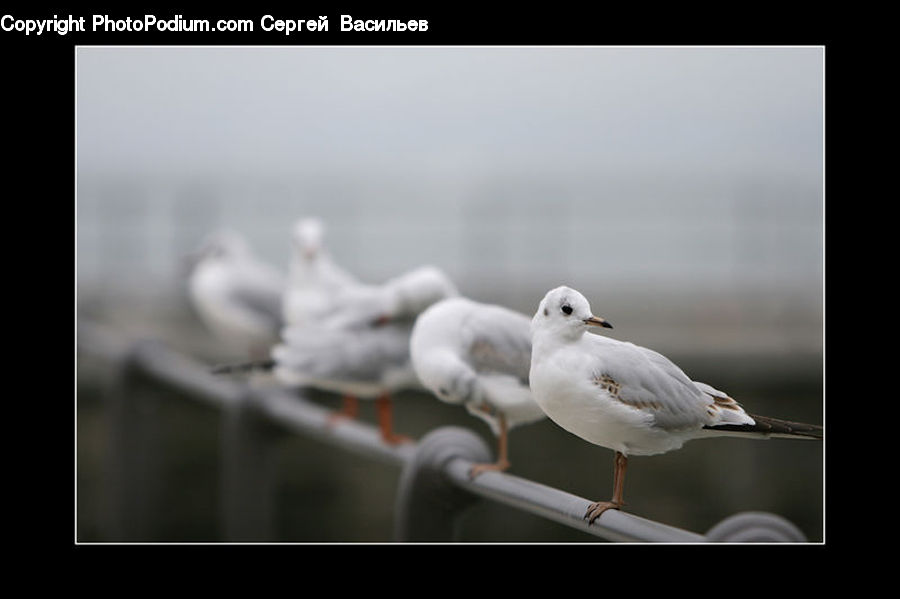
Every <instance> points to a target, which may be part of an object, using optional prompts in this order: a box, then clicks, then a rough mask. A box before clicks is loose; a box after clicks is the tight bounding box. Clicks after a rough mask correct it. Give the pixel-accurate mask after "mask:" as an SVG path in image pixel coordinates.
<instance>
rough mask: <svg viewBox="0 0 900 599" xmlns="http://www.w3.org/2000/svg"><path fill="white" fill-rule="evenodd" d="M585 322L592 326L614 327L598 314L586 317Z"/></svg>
mask: <svg viewBox="0 0 900 599" xmlns="http://www.w3.org/2000/svg"><path fill="white" fill-rule="evenodd" d="M584 324H586V325H588V326H592V327H606V328H607V329H611V328H613V326H612V325H611V324H609V323H608V322H606V321H605V320H603V319H602V318H600V317H598V316H591V317H590V318H585V319H584Z"/></svg>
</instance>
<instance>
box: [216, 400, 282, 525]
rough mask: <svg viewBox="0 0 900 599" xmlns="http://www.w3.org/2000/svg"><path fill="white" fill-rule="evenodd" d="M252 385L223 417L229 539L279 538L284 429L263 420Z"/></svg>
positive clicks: (223, 472) (225, 515)
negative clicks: (277, 485) (277, 484)
mask: <svg viewBox="0 0 900 599" xmlns="http://www.w3.org/2000/svg"><path fill="white" fill-rule="evenodd" d="M258 401H259V398H258V396H257V395H255V394H253V393H252V391H251V390H250V389H248V390H247V392H246V393H245V394H244V396H243V397H242V399H241V400H240V401H237V402H235V403H233V404H231V405H228V406H226V407H225V413H224V414H223V420H222V427H223V430H222V445H221V448H220V452H221V453H220V455H221V460H222V462H221V464H222V465H221V476H222V478H221V481H222V487H221V489H222V491H221V497H222V504H221V509H222V522H223V534H224V536H225V540H226V541H232V542H269V541H273V540H275V531H274V530H275V527H274V523H275V509H274V507H275V506H274V503H275V501H274V480H275V466H276V463H275V458H276V457H277V454H276V449H277V444H278V441H279V439H280V436H281V433H280V432H279V431H277V430H275V427H274V426H273V425H271V424H270V423H268V422H266V421H264V420H263V418H262V417H261V415H260V411H259V408H258V403H257V402H258Z"/></svg>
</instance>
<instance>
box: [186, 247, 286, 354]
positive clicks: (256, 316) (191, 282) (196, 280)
mask: <svg viewBox="0 0 900 599" xmlns="http://www.w3.org/2000/svg"><path fill="white" fill-rule="evenodd" d="M188 260H189V262H190V263H191V265H192V268H191V273H190V275H189V279H188V295H189V297H190V300H191V304H192V305H193V306H194V308H195V309H196V311H197V314H198V315H199V316H200V319H201V320H202V321H203V323H204V324H205V325H206V327H207V328H208V329H209V330H210V331H211V332H212V333H213V334H214V335H215V336H216V337H217V338H219V339H220V340H221V341H222V342H223V343H225V344H227V345H228V346H230V347H235V348H241V349H242V350H246V351H247V352H248V353H249V354H250V355H251V356H259V355H265V354H266V353H267V352H268V350H269V348H270V347H271V346H272V345H273V344H275V343H276V342H277V341H278V338H279V337H278V333H279V331H280V330H281V326H282V320H281V294H282V291H283V289H284V276H283V275H282V274H281V273H280V272H279V271H278V270H277V269H276V268H274V267H273V266H271V265H269V264H267V263H265V262H262V261H260V260H259V259H257V258H256V257H255V256H254V255H253V252H252V251H251V249H250V246H249V244H248V243H247V241H246V240H245V239H244V238H243V237H241V236H240V235H239V234H237V233H236V232H234V231H229V230H221V231H217V232H215V233H212V234H210V235H209V236H207V238H206V239H204V241H203V243H202V244H201V246H200V248H199V249H198V250H197V251H196V252H195V253H193V254H192V255H189V256H188Z"/></svg>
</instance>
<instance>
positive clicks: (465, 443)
mask: <svg viewBox="0 0 900 599" xmlns="http://www.w3.org/2000/svg"><path fill="white" fill-rule="evenodd" d="M454 458H465V459H467V460H470V461H472V462H474V463H484V462H488V461H490V459H491V453H490V450H489V449H488V447H487V445H486V444H485V443H484V441H483V440H482V439H481V438H480V437H478V436H477V435H476V434H475V433H473V432H471V431H470V430H468V429H465V428H460V427H443V428H439V429H437V430H434V431H432V432H430V433H428V434H427V435H425V436H424V437H422V439H420V440H419V443H418V446H417V448H416V453H415V455H414V456H413V459H412V460H410V461H409V462H407V463H406V466H405V467H404V468H403V473H402V474H401V476H400V484H399V487H398V490H397V502H396V504H395V509H394V514H395V525H394V539H395V540H396V541H400V542H446V541H453V540H454V538H455V529H456V522H457V519H458V517H459V515H460V514H462V513H463V512H464V511H465V510H466V509H467V508H468V507H469V506H470V505H472V504H473V503H475V502H476V501H478V499H479V498H478V497H477V496H475V495H473V494H472V493H469V492H467V491H464V490H462V489H460V488H459V487H458V486H456V485H454V484H453V483H452V482H450V481H449V480H448V479H447V476H446V474H445V472H444V470H443V469H444V465H445V464H446V463H447V462H448V461H449V460H452V459H454Z"/></svg>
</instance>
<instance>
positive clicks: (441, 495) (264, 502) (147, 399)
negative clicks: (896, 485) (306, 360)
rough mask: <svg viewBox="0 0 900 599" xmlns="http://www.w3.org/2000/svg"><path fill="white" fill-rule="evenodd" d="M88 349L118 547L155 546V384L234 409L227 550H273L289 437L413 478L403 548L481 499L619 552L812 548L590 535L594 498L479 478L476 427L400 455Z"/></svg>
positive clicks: (141, 351) (485, 451) (372, 431)
mask: <svg viewBox="0 0 900 599" xmlns="http://www.w3.org/2000/svg"><path fill="white" fill-rule="evenodd" d="M78 349H79V351H80V352H83V353H85V354H90V355H94V356H98V357H100V358H102V359H104V360H106V361H109V362H111V363H112V365H113V368H114V371H115V377H114V382H113V385H112V389H113V391H112V393H110V394H109V397H110V406H109V410H110V416H111V426H112V429H113V430H112V440H113V441H112V443H113V446H112V447H111V448H110V451H109V454H108V456H107V458H108V460H109V463H108V464H107V467H108V473H109V477H110V480H109V485H108V492H109V494H110V496H109V497H108V500H109V506H108V507H109V518H110V519H109V524H108V526H109V529H110V535H111V536H112V537H114V538H115V540H116V541H124V542H128V541H134V540H140V539H145V538H147V537H148V535H149V532H150V531H148V530H147V528H148V526H150V524H149V522H151V521H152V518H150V517H148V516H149V514H148V511H149V509H150V508H149V506H150V505H151V504H152V503H153V501H154V497H155V493H157V492H158V490H157V489H156V487H157V486H158V485H157V482H158V480H159V478H160V476H161V474H160V464H159V460H158V459H157V458H155V455H156V453H157V452H154V451H153V450H152V447H151V446H152V444H153V443H156V442H158V438H159V432H160V431H159V430H157V429H156V428H155V427H157V426H158V424H157V423H155V422H154V418H153V417H152V409H149V408H148V406H152V404H153V402H154V401H159V395H160V394H159V392H158V389H157V390H156V391H155V392H149V391H148V390H147V386H146V385H143V386H141V385H136V384H134V383H135V382H136V381H137V380H141V381H145V382H146V381H152V382H153V383H154V384H156V385H162V386H164V387H166V386H167V387H169V388H171V389H175V390H178V391H179V393H181V394H185V395H187V396H189V397H192V398H194V399H196V400H197V401H200V402H203V403H205V404H207V405H209V406H212V407H215V408H217V409H221V410H223V411H224V418H223V420H222V427H223V430H222V433H223V434H222V441H221V447H220V450H219V455H220V459H221V480H222V483H221V485H222V486H221V493H222V515H221V517H222V527H223V536H224V538H225V539H226V540H227V541H228V542H271V540H272V539H273V538H275V535H274V530H273V523H274V518H273V516H272V514H273V512H274V509H273V508H274V505H273V503H274V495H273V493H272V488H273V483H274V481H273V476H274V470H273V468H272V462H273V460H272V459H271V454H272V452H273V447H274V445H275V440H276V439H278V438H279V436H280V435H281V434H284V433H289V434H299V435H305V436H308V437H313V438H316V439H318V440H320V441H322V442H325V443H329V444H332V445H334V446H337V447H340V448H341V449H343V450H346V451H349V452H354V453H357V454H359V455H360V456H362V457H365V458H374V459H379V460H382V461H384V462H387V463H392V464H396V465H398V466H400V467H401V468H402V473H401V477H400V483H399V487H398V491H397V496H396V501H395V505H394V539H393V540H394V541H397V542H420V543H435V542H437V543H445V542H453V541H454V537H455V534H454V530H455V523H456V522H457V520H458V517H459V516H461V515H462V514H463V513H464V512H465V511H466V510H467V509H468V508H469V507H470V506H471V505H473V504H474V503H475V502H476V501H478V500H479V499H480V498H486V499H488V500H491V501H495V502H499V503H501V504H504V505H507V506H511V507H514V508H516V509H519V510H523V511H525V512H529V513H532V514H536V515H538V516H540V517H543V518H547V519H549V520H553V521H556V522H558V523H560V524H563V525H565V526H568V527H571V528H574V529H577V530H580V531H582V532H585V533H587V534H589V535H595V536H597V537H601V538H603V539H606V540H609V541H615V542H641V543H643V542H656V543H706V542H742V543H744V542H760V543H774V542H788V543H803V542H807V539H806V537H805V535H804V534H803V533H802V532H801V531H800V530H799V529H798V528H797V527H796V526H794V525H793V524H792V523H790V522H789V521H787V520H785V519H784V518H782V517H780V516H776V515H774V514H770V513H765V512H742V513H738V514H735V515H733V516H731V517H729V518H726V519H725V520H723V521H722V522H721V523H719V524H717V525H716V526H714V527H713V528H712V529H710V530H709V531H707V532H706V533H705V534H700V533H696V532H691V531H687V530H683V529H680V528H676V527H673V526H669V525H666V524H662V523H659V522H654V521H651V520H647V519H645V518H641V517H639V516H635V515H633V514H629V513H627V512H622V511H618V510H609V511H607V512H605V513H604V514H603V515H602V516H601V517H600V518H599V519H597V520H596V521H595V522H594V523H593V524H591V525H588V523H587V521H586V520H584V518H583V515H584V513H585V511H586V510H587V507H588V505H589V504H590V503H591V501H590V500H588V499H585V498H582V497H578V496H576V495H572V494H570V493H567V492H565V491H561V490H558V489H554V488H551V487H548V486H545V485H542V484H540V483H537V482H534V481H530V480H526V479H523V478H521V477H518V476H515V475H512V474H508V473H504V472H485V473H483V474H481V475H480V476H479V477H478V478H476V479H475V480H471V479H470V478H469V475H468V472H469V468H470V467H471V466H472V465H473V464H475V463H484V462H487V461H490V460H491V459H492V456H491V452H490V450H489V448H488V447H487V445H486V444H485V443H484V441H483V440H482V439H481V438H480V437H478V436H477V435H476V434H475V433H473V432H471V431H470V430H468V429H465V428H461V427H455V426H452V427H451V426H447V427H441V428H438V429H436V430H433V431H431V432H429V433H428V434H426V435H424V436H423V437H422V438H421V439H419V440H418V441H417V442H414V443H404V444H400V445H395V446H391V445H388V444H385V443H383V442H382V440H381V437H380V434H379V431H378V429H376V428H375V427H373V426H370V425H368V424H365V423H362V422H359V421H355V420H348V419H343V420H338V421H336V422H335V421H333V420H332V419H331V412H330V411H329V410H327V409H325V408H324V407H321V406H319V405H317V404H315V403H313V402H311V401H309V400H307V399H305V398H304V397H302V396H301V395H299V394H297V393H294V392H291V391H289V390H286V389H279V388H276V387H266V388H262V387H257V386H254V385H250V384H248V383H246V382H244V381H239V380H235V379H230V378H227V377H221V376H214V375H212V374H210V372H209V367H208V365H204V364H201V363H199V362H197V361H196V360H194V359H192V358H190V357H188V356H185V355H183V354H180V353H178V352H175V351H173V350H171V349H169V348H167V347H166V346H165V345H163V344H162V343H160V342H155V341H147V340H139V341H133V342H126V341H124V340H122V339H121V338H118V337H117V336H116V335H115V334H111V333H110V332H108V331H104V330H103V329H102V328H100V327H97V326H95V325H90V324H87V323H79V326H78Z"/></svg>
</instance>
